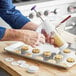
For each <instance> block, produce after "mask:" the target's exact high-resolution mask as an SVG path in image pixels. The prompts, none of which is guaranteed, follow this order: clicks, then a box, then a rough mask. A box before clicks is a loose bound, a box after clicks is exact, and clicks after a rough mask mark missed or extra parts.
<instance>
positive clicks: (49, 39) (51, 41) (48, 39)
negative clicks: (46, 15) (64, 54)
mask: <svg viewBox="0 0 76 76" xmlns="http://www.w3.org/2000/svg"><path fill="white" fill-rule="evenodd" d="M41 33H42V34H44V36H45V41H46V42H47V43H50V44H53V45H54V38H53V37H52V36H49V35H48V34H47V33H46V32H45V30H44V29H42V31H41Z"/></svg>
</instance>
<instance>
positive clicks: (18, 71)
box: [0, 42, 76, 76]
mask: <svg viewBox="0 0 76 76" xmlns="http://www.w3.org/2000/svg"><path fill="white" fill-rule="evenodd" d="M12 43H15V42H0V67H1V68H3V69H4V70H6V71H7V72H8V73H9V74H11V75H12V76H76V65H75V66H74V67H72V68H70V69H68V70H66V69H62V68H59V67H55V66H52V65H47V64H44V63H40V62H37V61H34V60H30V59H26V58H22V57H19V56H16V55H12V54H10V53H7V52H5V51H4V48H5V47H6V46H8V45H10V44H12ZM6 57H13V58H14V59H15V60H21V59H22V60H25V61H26V62H27V63H28V64H30V65H36V66H39V68H40V70H39V72H37V73H35V74H30V73H28V72H26V69H23V68H21V67H19V66H12V65H11V64H10V62H6V61H5V60H4V58H6Z"/></svg>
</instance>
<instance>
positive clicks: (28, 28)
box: [21, 22, 38, 31]
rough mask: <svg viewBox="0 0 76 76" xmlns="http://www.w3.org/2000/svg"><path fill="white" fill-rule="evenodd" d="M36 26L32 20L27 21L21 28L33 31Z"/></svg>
mask: <svg viewBox="0 0 76 76" xmlns="http://www.w3.org/2000/svg"><path fill="white" fill-rule="evenodd" d="M37 28H38V25H37V24H35V23H33V22H28V23H27V24H25V25H24V26H23V27H22V28H21V29H27V30H33V31H35V30H36V29H37Z"/></svg>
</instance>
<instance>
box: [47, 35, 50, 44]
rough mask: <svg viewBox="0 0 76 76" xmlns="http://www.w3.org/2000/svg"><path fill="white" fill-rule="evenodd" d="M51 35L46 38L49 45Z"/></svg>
mask: <svg viewBox="0 0 76 76" xmlns="http://www.w3.org/2000/svg"><path fill="white" fill-rule="evenodd" d="M49 38H50V37H49V35H48V36H47V37H46V41H47V43H49Z"/></svg>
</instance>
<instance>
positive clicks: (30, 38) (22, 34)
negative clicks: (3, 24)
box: [1, 29, 45, 47]
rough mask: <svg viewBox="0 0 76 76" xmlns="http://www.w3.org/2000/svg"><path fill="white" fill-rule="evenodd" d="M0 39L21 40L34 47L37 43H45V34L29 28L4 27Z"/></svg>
mask: <svg viewBox="0 0 76 76" xmlns="http://www.w3.org/2000/svg"><path fill="white" fill-rule="evenodd" d="M1 41H22V42H24V43H26V44H29V45H31V46H33V47H34V46H36V45H39V43H45V36H44V35H43V34H40V33H37V32H35V31H30V30H16V29H6V32H5V35H4V37H3V38H2V39H1Z"/></svg>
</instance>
